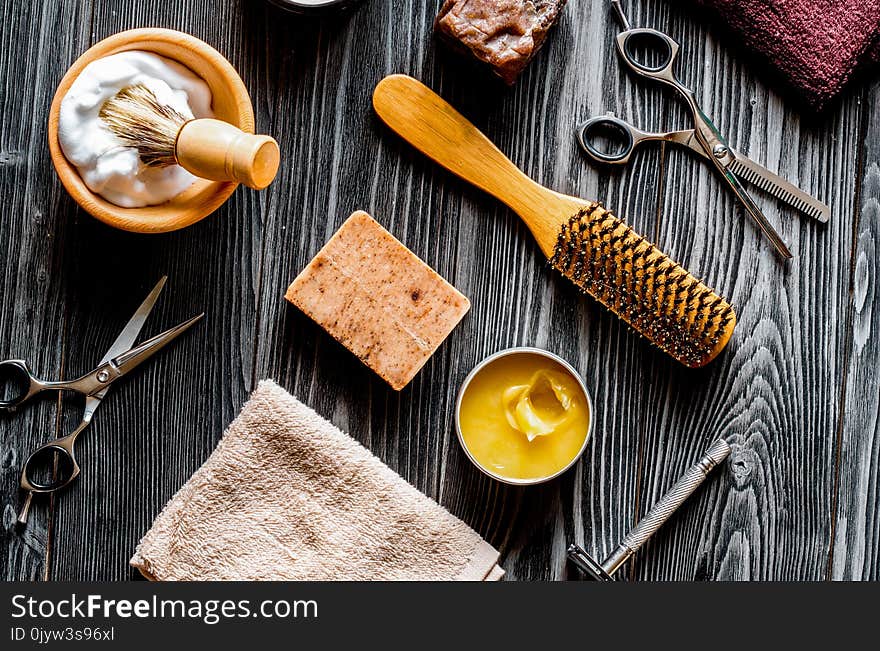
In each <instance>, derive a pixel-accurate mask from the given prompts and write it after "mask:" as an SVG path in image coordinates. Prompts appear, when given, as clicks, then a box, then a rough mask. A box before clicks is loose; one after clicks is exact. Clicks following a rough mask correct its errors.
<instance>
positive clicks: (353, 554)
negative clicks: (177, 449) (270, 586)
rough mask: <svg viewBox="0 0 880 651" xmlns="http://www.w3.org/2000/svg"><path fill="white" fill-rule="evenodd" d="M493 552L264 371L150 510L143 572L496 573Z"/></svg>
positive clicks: (282, 575)
mask: <svg viewBox="0 0 880 651" xmlns="http://www.w3.org/2000/svg"><path fill="white" fill-rule="evenodd" d="M497 561H498V552H497V551H495V550H494V549H493V548H492V547H491V546H490V545H489V544H488V543H486V542H485V541H484V540H483V539H482V538H480V536H479V535H477V533H476V532H475V531H473V530H472V529H470V528H469V527H468V526H467V525H466V524H464V523H463V522H462V521H461V520H459V519H458V518H456V517H454V516H453V515H451V514H450V513H449V512H447V511H446V510H445V509H444V508H443V507H441V506H440V505H439V504H437V503H436V502H434V501H432V500H431V499H430V498H428V497H426V496H425V495H423V494H422V493H420V492H419V491H417V490H416V489H415V488H413V487H412V486H410V485H409V484H408V483H406V482H405V481H404V480H403V479H402V478H401V477H400V476H399V475H397V474H396V473H395V472H394V471H392V470H391V469H390V468H388V466H386V465H385V464H383V463H382V462H381V461H379V459H377V458H376V457H374V456H373V455H372V454H371V453H370V452H369V451H368V450H367V449H366V448H364V447H363V446H361V445H360V444H359V443H357V442H356V441H355V440H354V439H352V438H351V437H350V436H348V435H347V434H344V433H343V432H341V431H340V430H338V429H337V428H336V427H334V426H333V425H332V424H330V423H328V422H327V421H326V420H324V419H323V418H321V417H320V416H318V414H316V413H315V412H314V411H312V410H311V409H309V408H308V407H306V406H305V405H303V404H302V403H300V402H299V401H298V400H296V398H294V397H293V396H291V395H290V394H289V393H287V392H286V391H284V390H283V389H282V388H280V387H279V386H278V385H276V384H275V383H274V382H270V381H263V382H260V385H259V387H257V390H256V391H255V392H254V393H253V395H252V396H251V398H250V400H249V401H248V402H247V404H246V405H245V406H244V408H243V409H242V411H241V414H239V416H238V418H236V419H235V421H234V422H233V423H232V424H231V425H230V426H229V429H228V430H227V431H226V433H225V434H224V435H223V438H222V440H221V441H220V443H219V444H218V446H217V449H216V450H215V451H214V453H213V454H211V456H210V457H209V458H208V460H207V461H206V462H205V464H204V465H203V466H202V467H201V468H199V470H197V471H196V473H195V474H194V475H193V476H192V477H191V478H190V480H189V481H188V482H187V483H186V484H185V485H184V486H183V488H181V489H180V490H179V491H178V492H177V494H176V495H174V497H172V498H171V501H170V502H168V504H167V505H166V506H165V508H164V509H163V511H162V513H160V514H159V516H158V517H157V518H156V521H155V522H154V523H153V527H152V528H151V529H150V531H149V532H148V533H147V534H146V535H145V536H144V538H143V540H141V542H140V544H139V545H138V548H137V551H136V552H135V555H134V558H132V560H131V564H132V565H133V566H134V567H136V568H138V569H139V570H140V571H141V573H142V574H143V575H144V576H146V577H147V578H148V579H153V580H160V581H164V580H194V581H202V580H274V579H284V580H315V581H319V580H371V579H377V580H379V579H382V580H469V581H480V580H498V579H500V578H501V576H502V575H503V574H504V571H503V570H502V569H501V568H500V567H499V566H498V564H497Z"/></svg>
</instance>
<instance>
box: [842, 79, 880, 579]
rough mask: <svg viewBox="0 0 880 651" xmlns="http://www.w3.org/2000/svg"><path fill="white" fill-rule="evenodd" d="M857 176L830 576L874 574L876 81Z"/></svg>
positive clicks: (877, 553) (877, 480) (879, 229)
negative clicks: (847, 338)
mask: <svg viewBox="0 0 880 651" xmlns="http://www.w3.org/2000/svg"><path fill="white" fill-rule="evenodd" d="M866 104H867V106H866V107H865V124H866V125H869V128H868V129H867V130H866V131H865V134H866V135H865V143H864V154H863V164H862V170H861V171H862V174H863V178H862V180H861V185H860V188H859V190H860V192H859V194H858V204H859V206H858V210H859V213H858V216H857V221H856V227H855V234H856V241H855V247H854V256H853V260H852V265H851V279H850V287H851V292H850V295H849V296H848V297H847V298H848V307H849V309H850V311H851V316H850V317H849V318H850V320H851V321H852V326H851V335H850V338H849V341H848V342H847V343H848V347H847V349H846V353H847V355H848V357H849V360H848V363H847V367H846V369H847V372H846V376H845V379H844V387H845V389H846V394H845V399H844V403H843V413H842V417H841V431H840V444H839V452H838V455H839V466H840V467H839V477H838V480H837V492H836V498H837V499H836V515H837V518H836V521H835V529H834V539H833V541H832V544H833V546H832V550H833V553H832V557H831V561H832V562H831V577H832V578H833V579H836V580H846V581H859V580H866V581H876V580H878V579H880V518H878V514H880V390H878V384H877V369H878V368H880V342H878V336H880V305H878V297H880V293H878V288H877V283H878V279H880V255H878V253H880V252H878V248H880V247H878V240H880V137H878V134H877V133H876V129H875V128H873V127H874V125H876V124H877V123H878V116H880V84H877V83H874V84H872V85H871V86H870V87H869V88H868V90H867V93H866Z"/></svg>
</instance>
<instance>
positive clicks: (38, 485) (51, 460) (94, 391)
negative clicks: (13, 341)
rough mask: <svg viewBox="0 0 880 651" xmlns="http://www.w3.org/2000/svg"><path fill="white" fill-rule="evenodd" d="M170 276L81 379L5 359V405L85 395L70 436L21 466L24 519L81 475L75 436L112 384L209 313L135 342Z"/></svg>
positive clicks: (0, 378) (0, 390)
mask: <svg viewBox="0 0 880 651" xmlns="http://www.w3.org/2000/svg"><path fill="white" fill-rule="evenodd" d="M166 280H167V277H163V278H162V279H161V280H160V281H159V282H158V284H157V285H156V286H155V287H154V288H153V290H152V291H151V292H150V293H149V295H148V296H147V298H146V299H145V300H144V302H143V303H141V306H140V307H139V308H138V309H137V311H136V312H135V313H134V316H132V317H131V319H130V320H129V322H128V323H127V324H126V326H125V327H124V328H123V329H122V332H121V333H120V334H119V336H118V337H117V338H116V341H114V342H113V345H112V346H110V350H108V351H107V354H106V355H104V358H103V359H102V360H101V361H100V362H99V363H98V366H97V367H95V368H94V369H92V370H91V371H89V372H88V373H86V374H85V375H83V376H82V377H80V378H77V379H76V380H70V381H60V382H48V381H45V380H40V379H38V378H36V377H34V375H33V374H32V373H31V371H30V369H29V368H28V365H27V363H26V362H25V361H24V360H20V359H10V360H6V361H3V362H0V397H3V398H4V399H2V400H0V408H2V409H14V408H15V407H18V406H19V405H21V404H23V403H24V402H26V401H28V400H30V399H31V398H33V397H34V396H36V395H37V394H39V393H43V392H44V391H73V392H75V393H79V394H81V395H83V396H85V399H86V400H85V409H84V411H83V417H82V422H81V423H80V424H79V425H78V426H77V427H76V429H74V430H73V431H72V432H71V433H70V434H68V435H67V436H62V437H60V438H56V439H55V440H53V441H49V442H48V443H46V444H44V445H42V446H40V447H38V448H37V449H36V450H34V451H33V453H31V455H30V456H29V457H28V459H27V461H25V463H24V466H23V467H22V469H21V488H22V490H24V491H26V492H27V497H26V498H25V501H24V504H23V505H22V508H21V512H20V513H19V516H18V521H19V523H21V524H24V523H25V522H26V521H27V516H28V510H29V509H30V506H31V500H32V499H33V496H34V494H35V493H54V492H55V491H58V490H61V489H62V488H64V487H66V486H67V485H68V484H70V482H72V481H73V480H74V479H75V478H76V477H77V475H79V472H80V467H79V464H78V463H77V460H76V455H75V454H74V444H75V443H76V438H77V437H78V436H79V435H80V434H81V433H82V431H83V430H84V429H86V427H88V425H89V423H90V422H91V421H92V416H94V415H95V411H96V410H97V409H98V406H99V405H100V404H101V401H102V400H103V399H104V397H105V396H106V395H107V391H109V390H110V385H111V384H113V383H114V382H115V381H116V380H118V379H120V378H121V377H123V376H125V375H127V374H128V373H130V372H131V371H133V370H134V369H135V368H137V367H138V366H139V365H140V364H141V363H142V362H144V361H146V360H147V359H149V358H150V357H152V356H153V355H154V354H155V353H157V352H159V351H160V350H161V349H162V348H164V347H165V346H166V345H168V344H169V343H171V342H172V341H174V340H175V339H176V338H177V337H178V336H180V335H181V334H182V333H184V332H185V331H186V330H188V329H189V328H190V327H192V326H193V325H194V324H195V323H196V322H197V321H199V319H201V318H202V317H203V316H204V313H202V314H199V315H197V316H194V317H193V318H191V319H189V320H187V321H184V322H183V323H181V324H180V325H176V326H174V327H173V328H171V329H170V330H166V331H165V332H163V333H161V334H158V335H156V336H155V337H153V338H151V339H147V340H146V341H145V342H143V343H141V344H138V345H137V346H134V347H132V345H133V344H134V341H135V339H137V336H138V335H139V334H140V331H141V329H142V328H143V326H144V322H145V321H146V320H147V317H148V316H149V314H150V311H151V310H152V309H153V305H154V304H155V303H156V299H157V298H158V297H159V294H160V293H161V291H162V288H163V287H164V286H165V281H166ZM4 394H5V395H4ZM10 394H11V395H10ZM44 477H46V478H45V479H44Z"/></svg>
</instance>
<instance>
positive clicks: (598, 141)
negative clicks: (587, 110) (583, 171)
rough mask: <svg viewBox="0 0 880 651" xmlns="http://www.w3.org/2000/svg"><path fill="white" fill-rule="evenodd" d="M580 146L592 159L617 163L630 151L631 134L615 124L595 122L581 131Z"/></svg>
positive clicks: (603, 121) (601, 121)
mask: <svg viewBox="0 0 880 651" xmlns="http://www.w3.org/2000/svg"><path fill="white" fill-rule="evenodd" d="M580 140H581V144H582V145H583V147H584V149H586V150H587V152H588V153H590V154H592V155H593V157H594V158H597V159H599V160H602V161H607V162H614V161H619V160H621V159H623V158H626V156H628V155H629V153H630V152H631V151H632V148H633V139H632V134H631V133H630V132H629V131H628V130H627V129H626V128H625V127H624V126H623V125H620V124H618V123H617V122H612V121H611V120H596V121H594V122H590V123H588V124H586V125H585V126H584V127H583V128H582V130H581V138H580Z"/></svg>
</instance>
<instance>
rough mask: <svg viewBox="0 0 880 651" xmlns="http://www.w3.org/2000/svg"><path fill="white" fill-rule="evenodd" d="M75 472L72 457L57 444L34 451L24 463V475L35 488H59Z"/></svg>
mask: <svg viewBox="0 0 880 651" xmlns="http://www.w3.org/2000/svg"><path fill="white" fill-rule="evenodd" d="M74 472H75V467H74V464H73V458H72V457H71V456H70V454H68V452H67V450H65V449H64V448H61V447H59V446H54V445H50V446H46V447H44V448H40V449H39V450H37V451H36V452H34V453H33V454H32V455H31V456H30V458H29V459H28V460H27V464H26V465H25V477H27V480H28V481H29V482H30V483H31V485H32V486H33V487H34V488H36V489H37V490H53V489H56V488H61V487H62V486H64V484H66V483H67V482H69V481H70V480H71V478H72V477H73V475H74Z"/></svg>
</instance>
